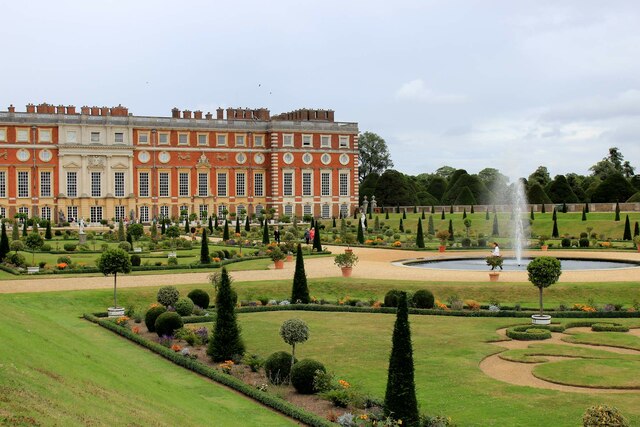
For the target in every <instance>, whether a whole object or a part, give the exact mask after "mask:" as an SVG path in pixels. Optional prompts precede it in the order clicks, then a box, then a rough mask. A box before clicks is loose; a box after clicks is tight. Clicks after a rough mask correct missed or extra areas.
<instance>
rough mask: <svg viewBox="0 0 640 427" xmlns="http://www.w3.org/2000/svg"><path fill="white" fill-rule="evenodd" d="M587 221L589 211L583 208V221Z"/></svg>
mask: <svg viewBox="0 0 640 427" xmlns="http://www.w3.org/2000/svg"><path fill="white" fill-rule="evenodd" d="M586 220H587V210H586V209H585V208H582V221H586Z"/></svg>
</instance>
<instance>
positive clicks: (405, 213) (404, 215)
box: [402, 209, 407, 219]
mask: <svg viewBox="0 0 640 427" xmlns="http://www.w3.org/2000/svg"><path fill="white" fill-rule="evenodd" d="M402 219H407V211H406V209H405V210H403V211H402Z"/></svg>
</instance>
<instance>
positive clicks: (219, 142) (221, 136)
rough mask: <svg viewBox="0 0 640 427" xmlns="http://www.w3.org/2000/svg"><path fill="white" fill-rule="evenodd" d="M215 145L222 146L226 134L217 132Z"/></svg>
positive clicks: (225, 139)
mask: <svg viewBox="0 0 640 427" xmlns="http://www.w3.org/2000/svg"><path fill="white" fill-rule="evenodd" d="M216 145H217V146H218V147H223V146H225V145H227V135H226V134H218V135H216Z"/></svg>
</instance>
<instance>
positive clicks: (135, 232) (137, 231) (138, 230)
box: [127, 224, 144, 240]
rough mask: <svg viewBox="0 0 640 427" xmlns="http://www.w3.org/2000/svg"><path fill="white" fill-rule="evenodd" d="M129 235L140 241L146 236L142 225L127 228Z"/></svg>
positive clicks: (132, 225)
mask: <svg viewBox="0 0 640 427" xmlns="http://www.w3.org/2000/svg"><path fill="white" fill-rule="evenodd" d="M127 233H129V234H130V235H131V237H133V239H134V240H139V239H140V237H142V236H143V235H144V226H143V225H142V224H131V225H129V227H128V228H127Z"/></svg>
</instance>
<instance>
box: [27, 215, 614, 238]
mask: <svg viewBox="0 0 640 427" xmlns="http://www.w3.org/2000/svg"><path fill="white" fill-rule="evenodd" d="M616 221H617V220H616ZM28 235H29V233H28V232H27V220H26V219H25V220H24V222H23V223H22V237H27V236H28Z"/></svg>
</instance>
